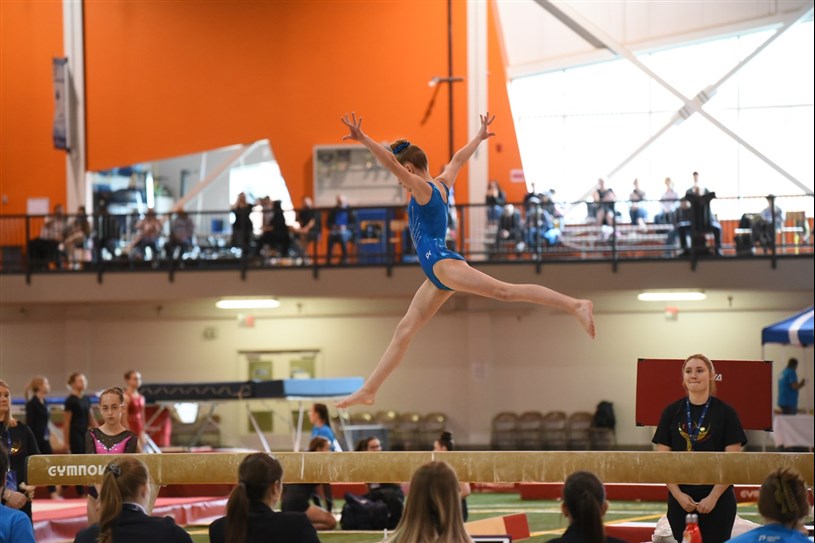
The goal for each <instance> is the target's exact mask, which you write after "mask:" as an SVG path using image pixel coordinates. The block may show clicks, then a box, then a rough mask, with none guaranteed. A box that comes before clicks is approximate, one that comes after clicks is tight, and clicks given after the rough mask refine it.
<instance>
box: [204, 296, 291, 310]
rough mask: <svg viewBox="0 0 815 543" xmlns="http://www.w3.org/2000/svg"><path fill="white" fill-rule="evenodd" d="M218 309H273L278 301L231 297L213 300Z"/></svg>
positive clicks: (278, 303)
mask: <svg viewBox="0 0 815 543" xmlns="http://www.w3.org/2000/svg"><path fill="white" fill-rule="evenodd" d="M215 307H217V308H218V309H275V308H277V307H280V302H279V301H278V300H275V299H274V298H232V299H228V300H218V301H217V302H215Z"/></svg>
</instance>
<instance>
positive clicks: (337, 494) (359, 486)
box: [331, 483, 368, 499]
mask: <svg viewBox="0 0 815 543" xmlns="http://www.w3.org/2000/svg"><path fill="white" fill-rule="evenodd" d="M346 492H350V493H351V494H354V495H356V496H362V495H363V494H367V493H368V485H366V484H365V483H331V495H332V496H333V497H334V499H337V498H344V497H345V493H346Z"/></svg>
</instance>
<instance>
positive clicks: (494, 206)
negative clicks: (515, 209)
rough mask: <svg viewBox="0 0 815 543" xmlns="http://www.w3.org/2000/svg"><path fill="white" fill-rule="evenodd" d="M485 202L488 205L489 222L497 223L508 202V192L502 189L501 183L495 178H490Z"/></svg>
mask: <svg viewBox="0 0 815 543" xmlns="http://www.w3.org/2000/svg"><path fill="white" fill-rule="evenodd" d="M484 203H485V204H486V205H487V222H489V224H495V223H496V222H498V218H499V217H500V216H501V213H502V211H503V209H504V205H505V204H506V203H507V197H506V194H504V191H503V190H502V189H501V185H499V184H498V181H496V180H495V179H490V180H489V182H488V183H487V194H486V196H485V197H484Z"/></svg>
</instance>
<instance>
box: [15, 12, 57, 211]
mask: <svg viewBox="0 0 815 543" xmlns="http://www.w3.org/2000/svg"><path fill="white" fill-rule="evenodd" d="M61 56H63V46H62V2H35V1H2V2H0V198H2V200H0V215H12V214H18V213H25V211H26V200H27V199H28V198H29V197H49V198H50V199H51V204H52V206H53V204H54V203H57V202H59V203H62V204H64V203H65V199H66V188H65V152H64V151H59V150H57V149H54V147H53V143H52V139H51V133H52V132H51V126H52V122H53V117H54V97H53V83H52V80H51V59H52V58H53V57H61Z"/></svg>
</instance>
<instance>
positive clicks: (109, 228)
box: [93, 200, 122, 263]
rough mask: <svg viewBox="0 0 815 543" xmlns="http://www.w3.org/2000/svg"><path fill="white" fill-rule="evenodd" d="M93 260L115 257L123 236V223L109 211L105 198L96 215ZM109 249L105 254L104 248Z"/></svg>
mask: <svg viewBox="0 0 815 543" xmlns="http://www.w3.org/2000/svg"><path fill="white" fill-rule="evenodd" d="M93 231H94V237H93V260H94V262H96V263H99V262H102V260H103V259H105V257H106V256H107V258H115V257H116V249H117V248H118V247H119V240H120V239H121V237H122V224H121V223H120V222H119V220H118V219H117V218H116V216H114V215H111V214H110V213H109V211H108V204H107V202H105V201H104V200H102V201H100V202H99V210H98V212H97V213H96V215H94V226H93ZM103 249H104V250H105V251H107V255H105V254H104V253H103V252H102V250H103Z"/></svg>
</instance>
